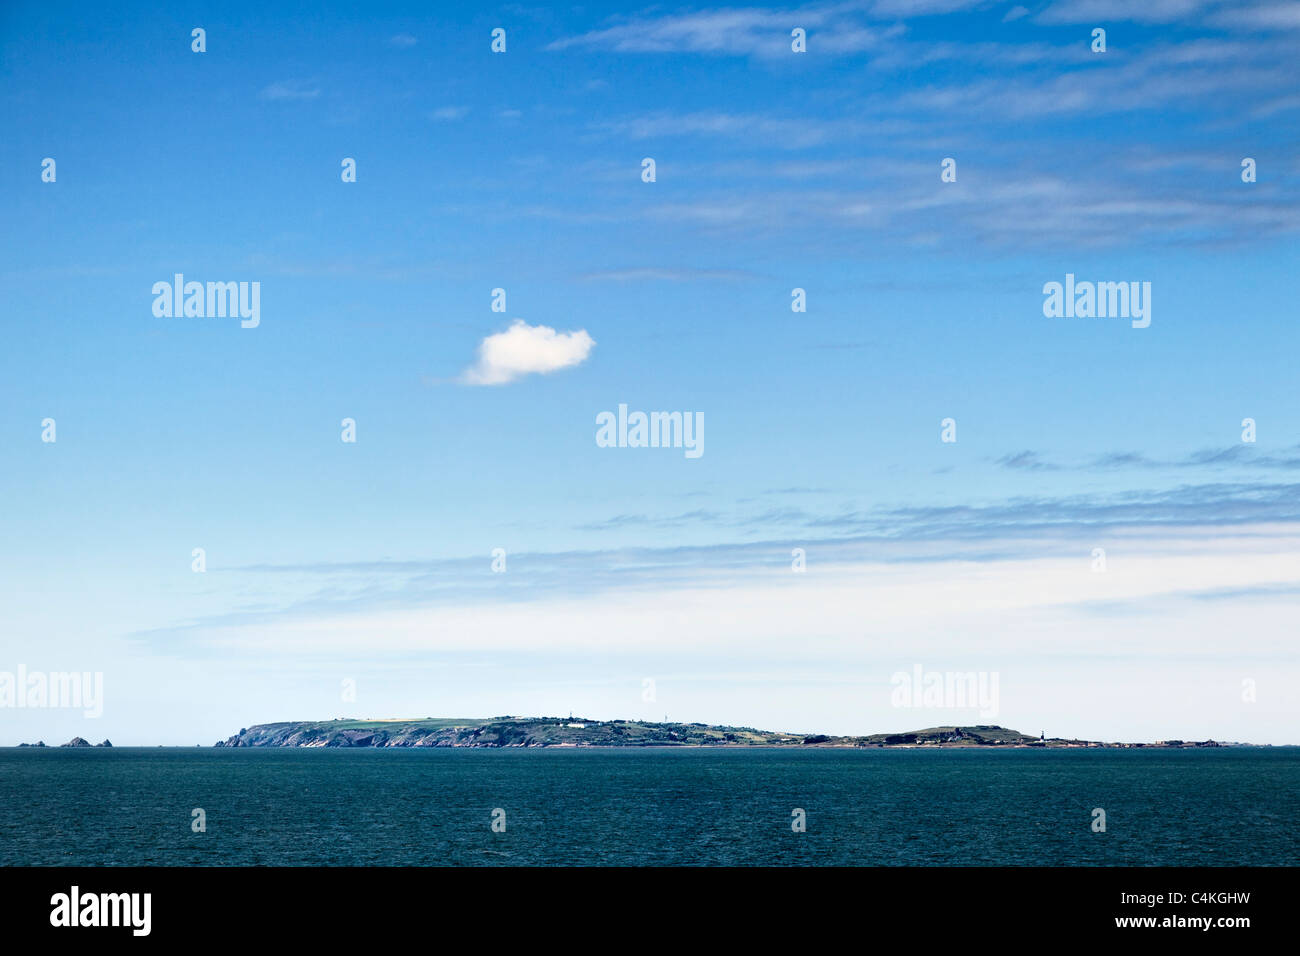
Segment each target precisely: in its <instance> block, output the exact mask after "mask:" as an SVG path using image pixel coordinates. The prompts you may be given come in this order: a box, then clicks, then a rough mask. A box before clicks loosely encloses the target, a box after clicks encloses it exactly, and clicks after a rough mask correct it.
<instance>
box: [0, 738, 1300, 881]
mask: <svg viewBox="0 0 1300 956" xmlns="http://www.w3.org/2000/svg"><path fill="white" fill-rule="evenodd" d="M1098 811H1103V814H1104V815H1099V813H1098ZM1103 822H1104V829H1102V828H1101V824H1102V823H1103ZM200 824H202V825H201V826H200ZM1297 863H1300V747H1273V748H1255V747H1249V748H1244V747H1243V748H1236V747H1234V748H1218V749H1211V748H1207V749H1197V750H1055V749H1024V750H1020V749H1007V750H983V749H980V750H975V749H969V750H967V749H961V750H959V749H949V750H928V749H911V750H897V749H889V750H881V749H862V750H832V749H801V750H783V749H769V748H754V749H725V748H710V749H671V748H668V749H660V748H654V749H630V748H629V749H617V748H547V749H502V750H473V749H434V748H430V749H311V750H306V749H209V748H193V749H185V748H153V749H149V748H115V749H111V750H102V749H92V750H80V749H77V750H73V749H44V750H40V749H27V748H24V749H21V750H20V749H12V748H9V749H0V865H3V866H24V865H39V866H47V865H65V866H114V865H134V866H150V865H180V866H194V865H198V866H206V865H211V866H247V865H282V866H339V865H349V866H357V865H363V866H364V865H374V866H615V865H621V866H646V865H652V866H659V865H668V866H681V865H686V866H984V865H998V866H1005V865H1013V866H1014V865H1040V866H1157V865H1165V866H1193V865H1195V866H1230V865H1231V866H1236V865H1244V866H1284V865H1295V864H1297Z"/></svg>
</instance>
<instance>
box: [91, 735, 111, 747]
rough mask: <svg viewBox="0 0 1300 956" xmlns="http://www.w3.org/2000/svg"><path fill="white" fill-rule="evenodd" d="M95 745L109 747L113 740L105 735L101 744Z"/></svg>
mask: <svg viewBox="0 0 1300 956" xmlns="http://www.w3.org/2000/svg"><path fill="white" fill-rule="evenodd" d="M95 746H96V747H111V746H113V742H112V741H111V740H109V739H108V738H107V737H105V738H104V742H103V743H102V744H95Z"/></svg>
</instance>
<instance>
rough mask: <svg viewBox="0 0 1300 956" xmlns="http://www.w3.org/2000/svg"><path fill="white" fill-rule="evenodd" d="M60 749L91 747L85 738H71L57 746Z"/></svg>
mask: <svg viewBox="0 0 1300 956" xmlns="http://www.w3.org/2000/svg"><path fill="white" fill-rule="evenodd" d="M59 746H60V747H90V746H93V744H91V742H90V741H89V740H87V739H86V738H85V737H73V738H72V739H71V740H69V741H68V742H67V743H66V744H59Z"/></svg>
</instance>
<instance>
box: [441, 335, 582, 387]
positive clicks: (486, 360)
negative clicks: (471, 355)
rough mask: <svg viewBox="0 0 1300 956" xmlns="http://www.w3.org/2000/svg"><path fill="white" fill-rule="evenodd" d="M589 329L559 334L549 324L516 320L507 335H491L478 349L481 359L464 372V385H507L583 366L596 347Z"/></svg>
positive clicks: (462, 375)
mask: <svg viewBox="0 0 1300 956" xmlns="http://www.w3.org/2000/svg"><path fill="white" fill-rule="evenodd" d="M595 346H596V340H595V339H593V338H592V337H591V336H590V335H588V334H587V330H586V329H578V330H577V331H576V332H557V331H555V329H553V328H551V327H550V326H548V325H529V324H528V323H527V322H525V321H524V320H523V319H515V321H514V322H513V323H512V324H511V326H510V328H508V329H506V330H505V331H504V332H497V333H495V334H493V335H489V336H488V337H487V338H485V339H484V340H483V341H482V342H480V343H479V347H478V359H477V361H476V362H475V363H474V364H473V365H471V366H470V367H469V368H467V369H465V371H464V372H462V373H461V376H460V379H459V381H460V383H461V384H462V385H507V384H509V383H510V382H514V381H517V380H519V379H521V378H523V377H524V376H525V375H548V374H550V373H551V372H558V371H560V370H561V369H566V368H572V367H573V366H575V365H581V364H582V363H583V362H585V361H586V360H587V356H589V355H590V354H591V350H592V349H593V348H595Z"/></svg>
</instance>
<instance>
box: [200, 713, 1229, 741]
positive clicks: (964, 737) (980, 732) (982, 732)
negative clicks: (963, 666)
mask: <svg viewBox="0 0 1300 956" xmlns="http://www.w3.org/2000/svg"><path fill="white" fill-rule="evenodd" d="M214 746H217V747H800V748H803V747H927V748H933V747H941V748H956V747H961V748H973V747H1050V748H1083V747H1110V748H1135V747H1150V748H1192V747H1223V746H1233V745H1230V744H1224V743H1218V742H1215V741H1213V740H1201V741H1184V740H1159V741H1156V742H1154V743H1104V742H1101V741H1096V740H1076V739H1069V738H1062V737H1046V736H1044V735H1042V734H1040V735H1039V736H1037V737H1034V736H1031V735H1029V734H1022V733H1020V732H1019V731H1016V730H1008V729H1007V728H1005V727H996V726H992V725H988V724H978V725H971V726H960V727H958V726H952V727H929V728H927V729H925V730H913V731H909V732H907V733H898V734H870V735H868V736H865V737H832V736H828V735H826V734H791V733H778V732H775V731H769V730H755V729H754V728H753V727H725V726H712V725H709V724H677V723H648V722H645V721H639V720H589V719H586V718H582V717H510V716H506V717H493V718H491V719H490V720H469V719H454V718H435V717H428V718H424V719H422V720H345V719H336V720H326V721H288V722H284V723H274V724H257V725H255V726H253V727H246V728H242V729H241V730H240V731H239V733H237V734H234V735H233V736H231V737H229V738H228V739H226V740H222V741H218V742H217V743H216V744H215V745H214Z"/></svg>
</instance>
